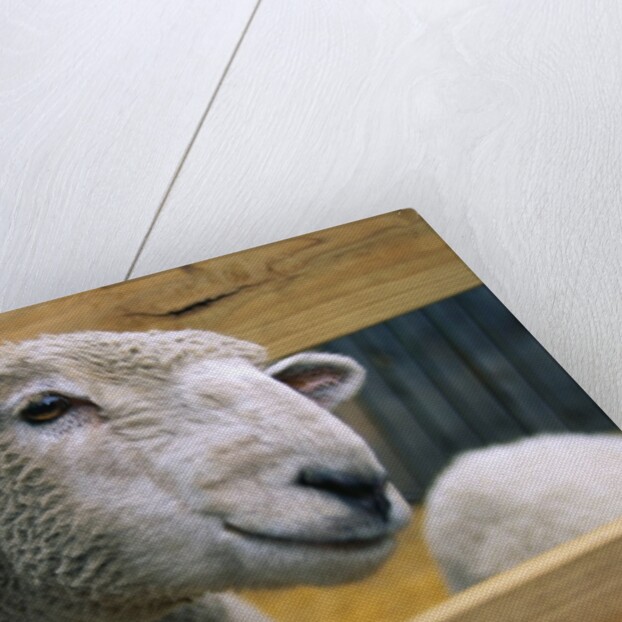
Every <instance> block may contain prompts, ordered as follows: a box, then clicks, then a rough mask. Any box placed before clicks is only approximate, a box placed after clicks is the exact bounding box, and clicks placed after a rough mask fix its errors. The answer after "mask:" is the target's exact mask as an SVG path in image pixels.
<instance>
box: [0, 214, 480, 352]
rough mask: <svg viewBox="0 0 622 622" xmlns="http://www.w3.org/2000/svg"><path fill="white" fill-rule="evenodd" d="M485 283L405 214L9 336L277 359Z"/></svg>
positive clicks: (20, 320)
mask: <svg viewBox="0 0 622 622" xmlns="http://www.w3.org/2000/svg"><path fill="white" fill-rule="evenodd" d="M478 283H479V281H478V280H477V278H476V277H475V276H474V275H473V274H472V273H471V272H470V270H468V268H466V267H465V266H464V264H463V263H462V262H461V261H460V260H459V259H458V258H457V257H456V255H455V254H454V253H453V252H452V251H451V250H450V249H449V248H448V247H447V246H446V245H445V244H444V243H443V241H442V240H441V239H440V238H439V237H438V236H437V235H436V234H435V233H434V232H433V231H432V230H431V229H430V228H429V227H428V225H427V224H426V223H425V222H424V221H423V220H422V219H421V218H420V217H419V216H418V215H417V214H416V213H415V212H413V211H412V210H405V211H402V212H396V213H391V214H387V215H384V216H380V217H376V218H372V219H367V220H362V221H359V222H355V223H351V224H349V225H345V226H342V227H335V228H332V229H327V230H324V231H318V232H316V233H311V234H308V235H304V236H301V237H298V238H293V239H290V240H284V241H283V242H278V243H275V244H270V245H267V246H263V247H259V248H256V249H250V250H247V251H242V252H240V253H235V254H232V255H228V256H225V257H219V258H217V259H212V260H209V261H205V262H201V263H198V264H193V265H188V266H184V267H182V268H177V269H174V270H169V271H166V272H162V273H159V274H155V275H152V276H149V277H144V278H141V279H135V280H133V281H128V282H125V283H121V284H118V285H113V286H108V287H104V288H101V289H97V290H94V291H90V292H85V293H82V294H77V295H74V296H69V297H66V298H61V299H58V300H53V301H50V302H48V303H42V304H39V305H33V306H31V307H28V308H25V309H18V310H16V311H11V312H7V313H4V314H2V315H0V333H1V334H2V336H3V338H4V339H7V340H16V339H23V338H26V337H31V336H34V335H37V334H40V333H43V332H49V333H56V332H67V331H75V330H85V329H102V330H145V329H148V328H160V329H179V328H202V329H209V330H215V331H218V332H222V333H227V334H231V335H235V336H237V337H240V338H244V339H249V340H251V341H256V342H258V343H261V344H263V345H265V346H267V347H268V348H269V350H270V352H271V354H272V355H273V356H275V357H278V356H282V355H284V354H288V353H291V352H294V351H298V350H302V349H305V348H309V347H313V346H315V345H317V344H319V343H322V342H324V341H328V340H330V339H333V338H335V337H338V336H341V335H343V334H346V333H350V332H353V331H356V330H358V329H360V328H363V327H365V326H370V325H372V324H375V323H377V322H381V321H383V320H385V319H387V318H390V317H393V316H395V315H399V314H401V313H405V312H406V311H409V310H412V309H414V308H417V307H420V306H423V305H426V304H428V303H430V302H433V301H435V300H438V299H440V298H444V297H447V296H451V295H452V294H455V293H458V292H459V291H464V290H466V289H468V288H470V287H473V286H475V285H477V284H478Z"/></svg>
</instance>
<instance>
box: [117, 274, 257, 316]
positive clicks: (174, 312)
mask: <svg viewBox="0 0 622 622" xmlns="http://www.w3.org/2000/svg"><path fill="white" fill-rule="evenodd" d="M263 283H265V281H260V282H259V283H249V284H248V285H241V286H240V287H236V288H235V289H232V290H230V291H228V292H223V293H222V294H216V295H215V296H209V297H208V298H203V299H201V300H197V301H196V302H192V303H190V304H189V305H186V306H185V307H181V308H179V309H171V310H170V311H163V312H162V313H144V312H143V313H140V312H138V313H128V314H127V315H128V316H144V317H179V316H181V315H186V314H187V313H192V312H193V311H196V310H197V309H205V308H207V307H210V306H211V305H213V304H214V303H215V302H218V301H219V300H223V299H225V298H230V297H231V296H235V295H236V294H238V293H240V292H241V291H244V290H245V289H251V288H252V287H257V286H258V285H262V284H263Z"/></svg>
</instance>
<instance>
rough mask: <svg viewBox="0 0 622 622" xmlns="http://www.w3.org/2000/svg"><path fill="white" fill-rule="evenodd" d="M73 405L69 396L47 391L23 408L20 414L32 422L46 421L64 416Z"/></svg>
mask: <svg viewBox="0 0 622 622" xmlns="http://www.w3.org/2000/svg"><path fill="white" fill-rule="evenodd" d="M72 406H73V402H72V400H71V399H69V398H68V397H65V396H64V395H59V394H56V393H47V394H44V395H41V396H38V397H37V398H36V399H33V400H31V401H30V402H29V403H28V404H27V405H26V406H25V407H24V408H22V410H21V411H20V415H21V417H22V418H23V419H25V420H26V421H28V422H30V423H44V422H46V421H53V420H54V419H58V418H59V417H62V415H64V414H65V413H66V412H67V411H68V410H69V409H70V408H71V407H72Z"/></svg>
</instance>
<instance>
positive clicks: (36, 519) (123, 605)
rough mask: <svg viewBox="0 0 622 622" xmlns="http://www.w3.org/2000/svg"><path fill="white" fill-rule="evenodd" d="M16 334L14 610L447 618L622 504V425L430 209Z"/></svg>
mask: <svg viewBox="0 0 622 622" xmlns="http://www.w3.org/2000/svg"><path fill="white" fill-rule="evenodd" d="M0 329H2V330H3V335H4V343H3V344H2V345H1V346H0V414H1V418H0V449H1V451H0V478H1V480H0V481H1V488H0V494H1V496H2V503H1V505H0V507H1V508H2V509H1V510H0V529H2V537H1V539H0V579H1V581H2V591H1V593H0V619H1V620H7V621H8V620H22V621H24V622H34V621H37V622H39V621H43V622H45V621H50V622H60V621H69V622H72V621H76V622H77V621H87V620H88V621H90V620H93V621H101V622H112V621H113V620H114V621H120V622H123V621H127V622H130V621H132V622H142V621H144V622H149V621H153V622H155V621H156V620H157V621H162V622H164V621H168V622H182V621H196V622H208V621H214V622H216V621H218V622H255V621H267V620H272V621H276V622H290V621H291V622H294V621H297V622H300V621H302V622H305V621H309V622H310V621H312V620H314V621H315V620H336V621H345V622H348V621H355V620H356V621H358V622H362V621H369V622H372V621H387V622H388V621H391V622H393V621H396V622H400V621H404V622H406V621H407V620H416V619H422V620H423V619H425V618H424V617H421V616H426V615H427V614H426V613H425V612H426V611H429V610H431V611H435V607H437V606H439V604H442V603H443V602H445V601H449V600H450V599H451V598H452V595H453V594H457V593H460V592H461V591H463V590H467V589H469V590H470V589H472V588H474V587H477V585H478V584H480V583H481V582H482V581H490V580H494V579H495V577H498V576H500V574H501V573H504V572H511V569H512V568H514V567H516V566H517V565H519V564H521V563H525V562H528V560H530V559H532V558H534V557H536V556H539V555H541V554H545V553H546V552H547V551H549V550H551V549H553V548H554V547H556V546H557V545H562V544H563V543H565V542H569V541H572V540H574V539H575V538H577V537H579V536H581V535H583V534H587V533H589V532H591V531H592V530H593V529H595V528H598V527H599V526H601V525H603V524H605V523H607V522H609V521H612V520H614V519H616V518H617V517H618V516H620V515H621V514H622V503H621V502H620V501H619V498H618V497H617V496H616V495H611V494H610V493H611V490H615V489H616V485H617V482H618V477H619V476H618V475H617V472H616V469H615V468H614V467H615V464H616V463H617V462H616V460H617V456H618V453H619V452H620V451H622V442H621V439H620V436H619V433H618V430H617V428H616V426H615V425H614V424H613V423H612V422H611V420H610V419H609V418H608V417H607V416H606V415H605V413H603V412H602V411H601V410H600V408H599V407H598V406H597V405H596V404H595V403H594V402H593V401H592V400H591V399H590V398H589V397H588V396H587V395H586V394H585V392H584V391H583V390H582V389H581V388H580V387H579V386H578V385H577V384H576V383H575V382H574V381H573V379H572V378H571V377H570V376H569V375H568V374H567V373H566V372H565V371H564V370H563V369H562V368H561V367H560V366H559V365H558V363H557V362H556V361H555V360H554V359H553V358H552V357H551V355H550V354H549V353H548V352H546V350H545V349H544V348H543V347H542V346H541V345H540V344H539V343H538V342H537V341H536V340H535V339H534V338H533V337H532V336H531V335H530V334H529V332H528V331H527V330H526V329H525V328H524V327H523V326H522V325H521V324H520V322H518V320H517V319H516V318H514V316H513V315H512V314H511V313H510V312H509V311H508V310H507V309H506V308H505V307H504V306H503V304H502V303H501V302H500V301H499V300H498V299H497V298H496V297H495V296H494V295H493V293H492V292H491V291H490V290H488V289H487V288H486V287H485V285H482V284H481V283H479V282H478V281H477V278H476V277H475V276H474V275H472V274H471V273H470V272H469V271H468V268H466V267H465V266H464V265H463V264H462V263H461V262H460V261H459V259H458V258H457V257H455V255H453V253H451V251H450V249H448V248H447V247H446V245H444V243H443V242H442V240H440V238H438V236H436V234H435V233H434V232H433V231H432V230H431V229H430V228H429V227H428V226H427V225H426V224H425V223H424V222H423V221H422V220H421V219H420V218H419V216H418V215H417V214H416V213H415V212H413V211H412V210H405V211H403V212H398V213H393V214H388V215H386V216H383V217H379V218H375V219H369V220H366V221H360V222H359V223H352V224H351V225H346V226H344V227H338V228H335V229H331V230H326V231H324V232H315V233H311V234H309V235H308V236H302V237H301V238H295V239H292V240H286V241H283V242H281V243H277V244H274V245H269V246H268V247H262V248H260V249H250V250H248V251H245V252H243V253H240V254H236V255H231V256H228V257H224V258H218V259H216V260H211V261H207V262H202V263H201V264H196V265H191V266H184V267H181V268H179V269H176V270H171V271H168V272H166V273H161V274H158V275H153V276H150V277H145V278H143V279H137V280H135V281H132V282H128V283H125V284H120V285H118V286H113V287H111V288H103V289H102V290H95V291H94V292H85V293H84V294H80V295H77V296H72V297H69V298H66V299H60V300H58V301H52V302H50V303H45V304H42V305H37V306H35V307H30V308H26V309H22V310H18V311H13V312H10V313H6V314H3V315H2V316H0ZM476 600H477V599H476ZM467 605H468V603H467ZM455 611H456V610H454V614H451V615H454V617H453V618H452V617H451V616H450V615H448V616H447V617H443V615H444V614H443V613H442V610H440V613H437V614H434V615H436V617H435V618H434V619H435V620H442V619H446V620H449V619H459V618H458V617H455V616H456V614H455ZM418 616H419V617H418ZM473 619H477V618H473Z"/></svg>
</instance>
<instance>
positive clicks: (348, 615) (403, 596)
mask: <svg viewBox="0 0 622 622" xmlns="http://www.w3.org/2000/svg"><path fill="white" fill-rule="evenodd" d="M421 521H422V510H421V509H420V508H416V510H415V514H414V519H413V521H412V522H411V524H410V525H409V526H408V527H407V528H406V529H405V530H404V531H403V532H402V533H401V534H400V535H399V537H398V546H397V548H396V552H395V554H394V555H393V557H391V558H390V559H389V561H388V562H387V563H386V564H385V565H384V566H383V567H382V568H381V569H380V570H379V571H378V572H377V573H375V574H374V575H372V576H371V577H369V578H367V579H365V580H363V581H358V582H356V583H352V584H351V585H342V586H337V587H329V588H327V587H320V588H313V587H299V588H294V589H287V590H276V591H275V590H261V591H250V590H249V591H245V592H243V596H244V597H245V598H246V599H247V600H249V601H251V602H253V603H254V604H255V605H257V606H258V607H259V608H260V609H262V610H263V611H265V612H266V613H267V614H269V615H271V616H272V617H273V618H274V619H275V620H276V622H318V621H321V622H405V621H407V620H410V619H411V618H412V616H413V615H416V614H417V613H418V612H421V611H425V610H426V609H428V608H429V607H431V606H433V605H435V604H437V603H439V602H442V601H443V600H445V599H446V598H447V592H446V591H445V587H444V585H443V583H442V581H441V580H440V578H439V574H438V571H437V569H436V565H435V564H434V562H433V561H432V559H431V557H430V555H429V553H428V551H427V548H426V546H425V543H424V541H423V538H422V536H421Z"/></svg>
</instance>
